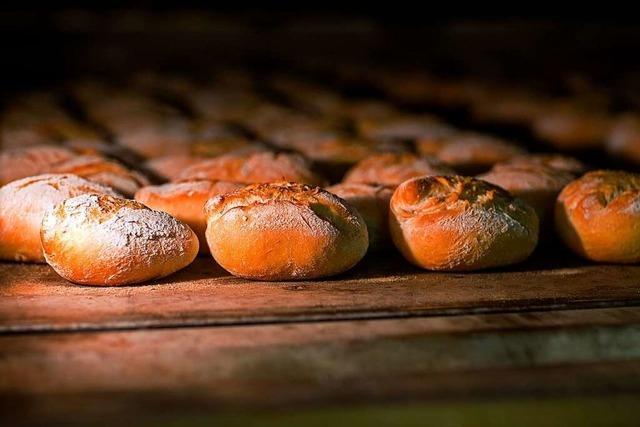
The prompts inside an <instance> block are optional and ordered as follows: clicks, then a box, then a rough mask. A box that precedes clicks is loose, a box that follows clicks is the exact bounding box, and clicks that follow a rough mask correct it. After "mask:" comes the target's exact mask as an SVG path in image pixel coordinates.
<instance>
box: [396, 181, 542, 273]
mask: <svg viewBox="0 0 640 427" xmlns="http://www.w3.org/2000/svg"><path fill="white" fill-rule="evenodd" d="M389 225H390V231H391V237H392V238H393V241H394V243H395V245H396V246H397V247H398V249H399V250H400V252H402V254H403V255H404V256H405V258H407V259H408V260H409V261H410V262H411V263H413V264H415V265H417V266H419V267H422V268H426V269H429V270H448V271H464V270H478V269H483V268H490V267H499V266H503V265H509V264H514V263H517V262H520V261H522V260H524V259H526V258H527V257H528V256H529V255H530V254H531V253H532V252H533V250H534V249H535V247H536V244H537V242H538V217H537V216H536V213H535V211H534V210H533V208H532V207H530V206H529V205H527V204H526V203H524V202H523V201H522V200H520V199H517V198H514V197H512V196H511V195H510V194H509V193H507V192H506V191H505V190H503V189H501V188H499V187H496V186H494V185H492V184H489V183H486V182H484V181H480V180H477V179H474V178H468V177H461V176H451V177H446V176H433V177H421V178H415V179H412V180H409V181H406V182H404V183H402V184H401V185H400V186H399V187H398V188H397V189H396V191H395V192H394V193H393V197H392V198H391V215H390V216H389Z"/></svg>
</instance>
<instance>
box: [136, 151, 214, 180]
mask: <svg viewBox="0 0 640 427" xmlns="http://www.w3.org/2000/svg"><path fill="white" fill-rule="evenodd" d="M202 160H204V158H203V157H197V156H191V155H188V154H185V155H176V156H171V155H169V156H161V157H155V158H153V159H149V160H147V161H146V162H145V163H144V165H143V167H144V169H146V170H148V171H150V172H151V173H152V174H155V175H156V176H157V177H158V178H160V179H163V180H166V181H175V180H177V179H178V177H179V176H180V174H182V173H183V172H184V170H185V169H187V168H189V167H190V166H193V165H195V164H197V163H200V162H201V161H202Z"/></svg>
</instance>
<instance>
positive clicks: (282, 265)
mask: <svg viewBox="0 0 640 427" xmlns="http://www.w3.org/2000/svg"><path fill="white" fill-rule="evenodd" d="M205 215H206V217H207V232H206V235H207V242H208V243H209V248H210V250H211V254H212V255H213V257H214V258H215V260H216V261H217V262H218V263H219V264H220V265H221V266H222V267H223V268H224V269H226V270H227V271H229V272H230V273H231V274H234V275H236V276H240V277H245V278H249V279H260V280H299V279H313V278H317V277H325V276H332V275H334V274H339V273H342V272H344V271H346V270H348V269H350V268H351V267H353V266H354V265H355V264H356V263H357V262H358V261H360V259H362V257H363V256H364V255H365V253H366V252H367V247H368V244H369V242H368V237H367V226H366V224H365V222H364V219H363V218H362V216H361V215H360V214H359V213H358V212H357V211H356V210H355V209H354V208H353V207H351V206H349V205H348V204H346V203H345V202H344V201H343V200H342V199H340V198H338V197H336V196H334V195H333V194H331V193H329V192H327V191H325V190H323V189H321V188H319V187H310V186H307V185H302V184H296V183H285V182H280V183H273V184H256V185H251V186H248V187H245V188H243V189H241V190H238V191H236V192H233V193H229V194H225V195H220V196H216V197H214V198H212V199H211V200H209V202H208V203H207V205H206V207H205Z"/></svg>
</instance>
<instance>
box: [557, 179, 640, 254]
mask: <svg viewBox="0 0 640 427" xmlns="http://www.w3.org/2000/svg"><path fill="white" fill-rule="evenodd" d="M555 219H556V230H557V232H558V234H559V235H560V237H561V238H562V240H563V241H564V242H565V243H566V244H567V246H569V248H571V249H572V250H573V251H574V252H575V253H577V254H579V255H581V256H583V257H585V258H587V259H590V260H593V261H601V262H621V263H635V262H639V261H640V175H638V174H633V173H628V172H622V171H605V170H600V171H593V172H589V173H587V174H585V175H584V176H582V177H581V178H579V179H577V180H575V181H573V182H571V183H570V184H569V185H567V186H566V187H565V188H564V189H563V190H562V192H561V193H560V195H559V196H558V200H557V202H556V210H555Z"/></svg>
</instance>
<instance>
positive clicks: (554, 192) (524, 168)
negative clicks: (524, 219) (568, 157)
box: [477, 163, 575, 229]
mask: <svg viewBox="0 0 640 427" xmlns="http://www.w3.org/2000/svg"><path fill="white" fill-rule="evenodd" d="M477 178H479V179H481V180H483V181H486V182H489V183H491V184H494V185H497V186H498V187H501V188H504V189H505V190H507V191H508V192H509V193H511V195H513V196H515V197H518V198H520V199H522V200H524V201H525V202H527V203H528V204H529V205H530V206H531V207H533V208H534V209H535V211H536V214H537V215H538V218H539V219H540V223H541V226H545V225H546V224H553V209H554V205H555V202H556V197H558V194H560V191H562V189H563V188H564V186H565V185H567V184H569V183H570V182H571V181H573V179H574V178H575V176H574V175H572V174H571V173H569V172H564V171H561V170H558V169H553V168H550V167H546V166H542V165H539V164H529V165H527V164H520V165H518V164H508V163H506V164H503V163H498V164H497V165H495V166H494V167H493V168H492V169H491V170H490V171H489V172H487V173H485V174H483V175H479V176H478V177H477ZM551 229H553V226H551Z"/></svg>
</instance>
